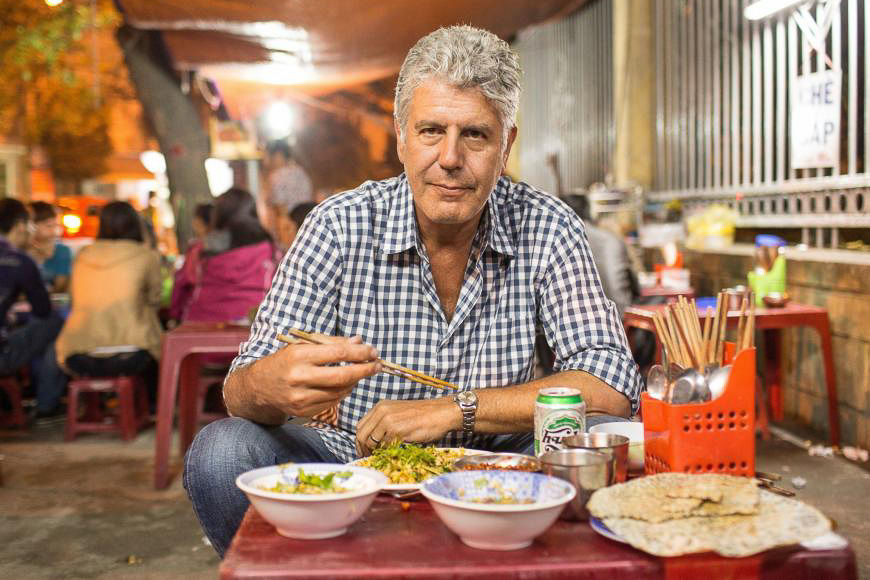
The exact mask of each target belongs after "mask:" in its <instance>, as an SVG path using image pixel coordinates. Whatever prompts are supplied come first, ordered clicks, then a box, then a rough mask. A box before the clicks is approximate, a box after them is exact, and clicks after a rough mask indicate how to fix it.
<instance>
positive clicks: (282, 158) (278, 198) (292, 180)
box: [266, 141, 314, 238]
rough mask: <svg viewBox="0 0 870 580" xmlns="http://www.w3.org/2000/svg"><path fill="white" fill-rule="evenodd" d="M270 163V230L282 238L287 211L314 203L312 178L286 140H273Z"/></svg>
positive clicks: (268, 221)
mask: <svg viewBox="0 0 870 580" xmlns="http://www.w3.org/2000/svg"><path fill="white" fill-rule="evenodd" d="M266 153H267V157H266V159H267V163H268V170H269V176H268V185H267V198H266V205H267V215H268V218H267V220H266V222H267V226H268V228H269V230H270V231H271V232H272V233H273V234H274V235H275V237H276V238H278V237H279V236H280V232H281V229H282V227H283V222H285V221H286V220H287V219H288V218H287V212H289V211H290V210H291V209H293V208H294V207H296V206H297V205H299V204H300V203H307V202H311V201H314V190H313V188H312V187H311V179H310V178H309V177H308V174H307V173H306V172H305V170H304V169H303V168H302V166H301V165H299V163H297V162H296V158H295V157H294V155H293V150H292V149H291V148H290V145H288V144H287V142H286V141H273V142H271V143H269V145H268V147H267V148H266Z"/></svg>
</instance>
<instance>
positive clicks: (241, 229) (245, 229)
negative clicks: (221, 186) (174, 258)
mask: <svg viewBox="0 0 870 580" xmlns="http://www.w3.org/2000/svg"><path fill="white" fill-rule="evenodd" d="M276 266H277V259H276V249H275V244H274V242H273V241H272V237H271V236H270V235H269V233H268V232H267V231H266V229H265V228H264V227H263V225H262V224H261V223H260V220H259V218H258V217H257V210H256V204H255V201H254V197H253V196H252V195H251V194H250V193H248V192H247V191H245V190H243V189H239V188H236V187H234V188H231V189H229V190H228V191H226V192H225V193H223V194H222V195H221V196H220V197H218V198H217V199H215V202H214V210H213V212H212V222H211V231H210V232H209V233H208V234H207V235H206V237H205V241H204V244H203V248H202V251H201V252H200V256H199V260H198V265H197V268H196V272H195V273H194V276H195V280H194V285H193V292H192V294H191V297H190V301H189V303H188V305H187V308H186V309H185V311H184V313H183V314H182V320H184V321H205V322H233V321H240V320H245V321H247V319H248V314H249V313H250V311H251V310H252V309H253V308H256V307H257V306H259V304H260V302H261V301H262V300H263V297H264V296H265V295H266V291H267V290H268V289H269V286H270V284H271V282H272V276H273V275H274V274H275V268H276Z"/></svg>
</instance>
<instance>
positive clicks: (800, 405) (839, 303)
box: [685, 247, 870, 449]
mask: <svg viewBox="0 0 870 580" xmlns="http://www.w3.org/2000/svg"><path fill="white" fill-rule="evenodd" d="M812 255H813V252H812V251H811V252H807V253H806V254H802V255H801V256H800V257H799V258H798V257H796V256H793V257H791V258H788V261H787V282H786V286H787V292H788V293H789V295H790V296H791V297H792V300H794V301H796V302H800V303H805V304H813V305H816V306H821V307H824V308H826V309H827V310H828V314H829V317H830V321H831V333H832V336H833V338H832V343H833V351H834V365H835V370H836V374H837V393H838V396H839V410H840V430H841V439H842V443H843V445H859V446H861V447H864V448H865V449H866V448H870V265H863V264H850V263H837V262H836V261H834V260H832V259H830V258H829V257H827V259H826V255H825V254H824V253H822V252H820V253H818V256H817V257H812ZM685 263H686V267H687V268H688V269H689V270H691V272H692V285H693V286H694V287H695V290H696V293H697V295H699V296H710V295H715V293H716V291H718V290H719V289H721V288H725V287H731V286H734V285H737V284H744V285H746V272H748V271H749V269H750V268H751V267H753V265H754V263H753V258H752V255H751V248H749V247H742V248H738V247H735V248H734V249H731V250H729V251H728V253H711V252H694V251H690V250H689V251H686V253H685ZM782 342H783V344H782V348H783V355H782V356H783V368H782V373H783V377H782V382H783V403H784V407H785V413H786V415H789V416H791V417H795V418H797V419H798V420H800V421H801V422H803V423H806V424H810V425H811V426H812V427H813V428H814V429H816V430H817V431H819V432H822V433H825V434H827V431H828V420H827V416H828V415H827V413H828V411H827V397H826V394H825V377H824V367H823V363H822V355H821V348H820V343H819V338H818V335H817V334H816V332H815V331H814V330H812V329H809V328H806V329H804V328H797V329H786V330H784V331H783V341H782Z"/></svg>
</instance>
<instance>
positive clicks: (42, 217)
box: [27, 201, 72, 292]
mask: <svg viewBox="0 0 870 580" xmlns="http://www.w3.org/2000/svg"><path fill="white" fill-rule="evenodd" d="M30 211H31V213H32V214H33V225H34V228H33V235H32V236H30V243H29V244H28V246H27V253H28V254H30V257H31V258H33V260H34V261H35V262H36V263H37V264H38V265H39V270H40V272H41V273H42V280H43V281H44V282H45V286H46V288H48V291H49V292H66V291H67V288H68V287H69V276H70V270H71V269H72V250H70V249H69V247H67V246H65V245H64V244H62V243H60V242H59V241H58V238H59V234H60V223H58V219H57V210H56V209H55V207H54V206H53V205H51V204H50V203H46V202H44V201H34V202H33V203H31V204H30Z"/></svg>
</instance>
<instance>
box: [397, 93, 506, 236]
mask: <svg viewBox="0 0 870 580" xmlns="http://www.w3.org/2000/svg"><path fill="white" fill-rule="evenodd" d="M398 133H399V131H398V127H397V134H398ZM402 133H403V138H402V139H400V140H399V143H398V153H399V159H401V160H402V163H403V164H404V166H405V173H406V174H407V176H408V181H409V183H410V185H411V192H412V194H413V196H414V206H415V207H416V209H417V221H418V223H419V225H420V227H421V228H423V229H426V228H428V227H431V226H432V225H435V224H439V225H463V224H468V223H469V222H471V221H475V220H477V219H478V218H479V216H480V214H481V212H482V211H483V208H484V206H485V205H486V200H487V199H488V198H489V194H490V193H491V192H492V188H493V187H494V186H495V182H496V181H497V180H498V178H499V176H500V175H501V173H502V171H503V170H504V167H505V163H507V157H508V154H509V153H510V148H511V145H513V141H514V138H515V137H516V129H515V128H513V129H511V131H510V134H509V136H508V139H507V143H502V134H503V128H502V124H501V122H500V121H499V118H498V113H497V112H496V110H495V108H494V107H493V106H492V105H491V104H490V103H489V102H488V101H487V100H486V97H484V96H483V94H482V93H481V92H480V90H479V89H476V88H473V89H460V88H456V87H453V86H451V85H449V84H447V83H444V82H440V81H437V80H429V81H427V82H425V83H423V84H422V85H420V86H419V87H417V88H416V89H414V93H413V95H412V96H411V103H410V107H409V114H408V121H407V126H406V127H404V131H402Z"/></svg>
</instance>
